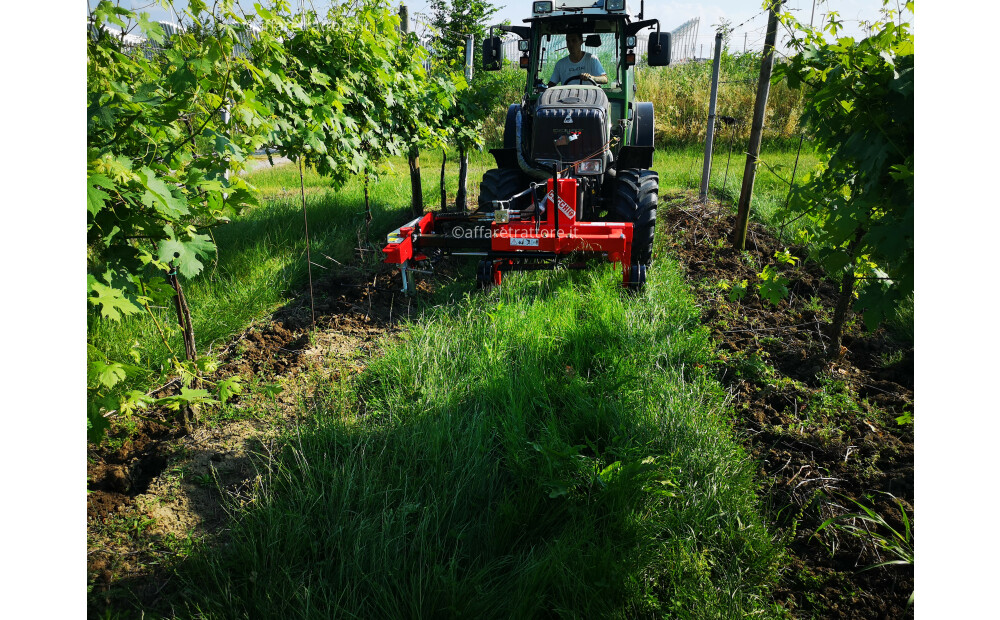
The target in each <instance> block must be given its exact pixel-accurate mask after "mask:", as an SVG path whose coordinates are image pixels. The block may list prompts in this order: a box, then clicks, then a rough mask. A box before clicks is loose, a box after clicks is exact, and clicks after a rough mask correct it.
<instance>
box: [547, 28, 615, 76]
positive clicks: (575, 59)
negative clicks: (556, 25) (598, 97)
mask: <svg viewBox="0 0 1000 620" xmlns="http://www.w3.org/2000/svg"><path fill="white" fill-rule="evenodd" d="M582 46H583V35H582V34H580V33H578V32H570V33H567V34H566V49H568V50H569V56H566V57H565V58H560V59H559V61H558V62H557V63H556V68H555V69H553V71H552V78H551V79H549V86H555V85H556V84H558V83H560V82H562V83H565V81H566V79H568V78H571V77H574V76H577V75H578V76H580V77H581V78H583V79H584V80H586V79H590V80H593V81H595V82H597V83H598V84H607V83H608V74H607V73H606V72H605V71H604V67H602V66H601V61H600V60H598V59H597V56H594V55H593V54H591V53H590V52H585V51H583V50H582V49H581V47H582ZM574 81H576V80H574ZM580 83H581V84H582V83H583V82H582V81H581V82H580Z"/></svg>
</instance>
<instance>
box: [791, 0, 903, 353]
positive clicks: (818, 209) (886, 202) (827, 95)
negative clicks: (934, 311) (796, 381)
mask: <svg viewBox="0 0 1000 620" xmlns="http://www.w3.org/2000/svg"><path fill="white" fill-rule="evenodd" d="M906 8H907V10H909V11H911V12H912V10H913V3H912V2H908V3H907V4H906ZM882 14H883V17H884V19H883V20H881V21H879V22H877V23H875V24H873V28H872V30H871V32H872V33H873V34H871V35H870V36H868V37H866V38H864V39H861V40H860V41H855V40H854V39H853V38H851V37H842V36H839V34H840V30H841V22H840V21H839V20H838V16H837V14H836V13H835V12H832V13H830V14H829V18H828V21H827V23H826V24H825V25H822V26H821V27H820V28H817V29H812V28H810V27H808V26H806V25H804V24H801V23H800V22H798V21H797V20H796V19H795V18H794V17H793V16H792V15H791V14H790V13H785V14H784V15H782V22H783V23H784V24H786V26H788V27H789V29H790V30H791V32H792V34H793V36H792V39H791V45H792V46H793V47H794V48H795V49H796V51H797V53H796V54H795V56H794V57H792V58H791V60H790V61H789V62H788V63H786V64H782V65H779V67H778V69H777V71H776V78H777V79H782V78H783V79H786V80H788V84H789V86H790V87H792V88H800V87H804V88H805V96H804V111H803V116H802V120H803V122H804V123H805V125H806V126H807V127H808V129H809V131H810V132H811V134H812V136H813V139H814V140H815V143H816V145H817V147H818V149H819V150H820V151H821V152H822V153H823V154H824V155H825V156H826V158H827V163H826V164H825V166H824V167H822V168H821V169H820V170H818V171H817V172H815V173H814V174H812V175H811V176H810V177H809V178H808V179H807V181H806V183H804V184H803V185H801V186H800V187H798V188H797V189H796V191H795V193H794V194H793V197H792V200H791V202H790V205H789V208H790V209H791V211H793V212H797V213H799V214H807V215H808V216H809V217H810V219H811V221H812V224H813V229H814V234H815V237H814V239H813V240H812V241H813V244H814V245H815V246H817V247H818V258H819V260H820V261H821V263H822V264H823V265H824V266H825V267H826V269H827V271H828V273H831V274H836V275H837V276H838V277H839V279H840V295H839V299H838V302H837V307H836V310H835V313H834V318H833V322H832V325H831V336H832V339H833V342H834V347H833V350H832V353H833V355H839V353H840V348H841V346H840V345H841V336H842V333H843V326H844V322H845V320H846V318H847V316H848V313H849V312H850V309H851V307H852V302H854V299H855V297H857V301H856V303H855V304H854V305H855V306H856V307H858V308H860V309H862V310H863V311H864V320H865V324H866V326H868V327H869V328H874V327H875V326H877V325H879V324H880V323H881V321H882V320H883V318H884V317H886V316H887V315H890V314H891V313H893V312H894V311H895V309H896V308H897V307H898V306H899V304H901V303H902V302H903V300H904V299H905V298H907V297H908V296H909V295H911V294H912V293H913V144H914V142H913V140H914V138H913V127H914V125H913V122H914V117H913V77H914V76H913V34H912V32H911V31H910V28H909V24H907V23H904V22H902V21H896V20H897V18H898V17H899V16H898V14H897V13H896V11H895V10H893V9H891V8H890V7H889V4H888V0H883V8H882ZM825 35H829V36H830V37H831V38H832V39H833V42H827V40H826V36H825Z"/></svg>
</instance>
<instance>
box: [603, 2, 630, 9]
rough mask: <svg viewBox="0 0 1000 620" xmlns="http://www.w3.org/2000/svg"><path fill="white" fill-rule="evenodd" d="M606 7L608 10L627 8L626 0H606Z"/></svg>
mask: <svg viewBox="0 0 1000 620" xmlns="http://www.w3.org/2000/svg"><path fill="white" fill-rule="evenodd" d="M604 8H605V10H608V11H621V10H622V9H624V8H625V0H605V2H604Z"/></svg>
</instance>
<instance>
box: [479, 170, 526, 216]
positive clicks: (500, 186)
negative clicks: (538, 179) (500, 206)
mask: <svg viewBox="0 0 1000 620" xmlns="http://www.w3.org/2000/svg"><path fill="white" fill-rule="evenodd" d="M527 188H528V178H527V177H526V176H525V175H524V173H523V172H521V171H520V170H514V169H512V168H494V169H492V170H487V171H486V174H484V175H483V182H482V183H480V184H479V208H478V211H479V212H480V213H492V212H493V201H494V200H507V199H508V198H510V197H511V196H513V195H514V194H516V193H518V192H521V191H523V190H525V189H527Z"/></svg>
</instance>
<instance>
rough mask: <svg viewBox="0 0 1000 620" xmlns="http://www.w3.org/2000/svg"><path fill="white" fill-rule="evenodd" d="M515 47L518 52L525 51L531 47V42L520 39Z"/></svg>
mask: <svg viewBox="0 0 1000 620" xmlns="http://www.w3.org/2000/svg"><path fill="white" fill-rule="evenodd" d="M517 49H518V51H520V52H527V51H528V50H529V49H531V42H530V41H525V40H524V39H521V40H520V41H518V42H517Z"/></svg>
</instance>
